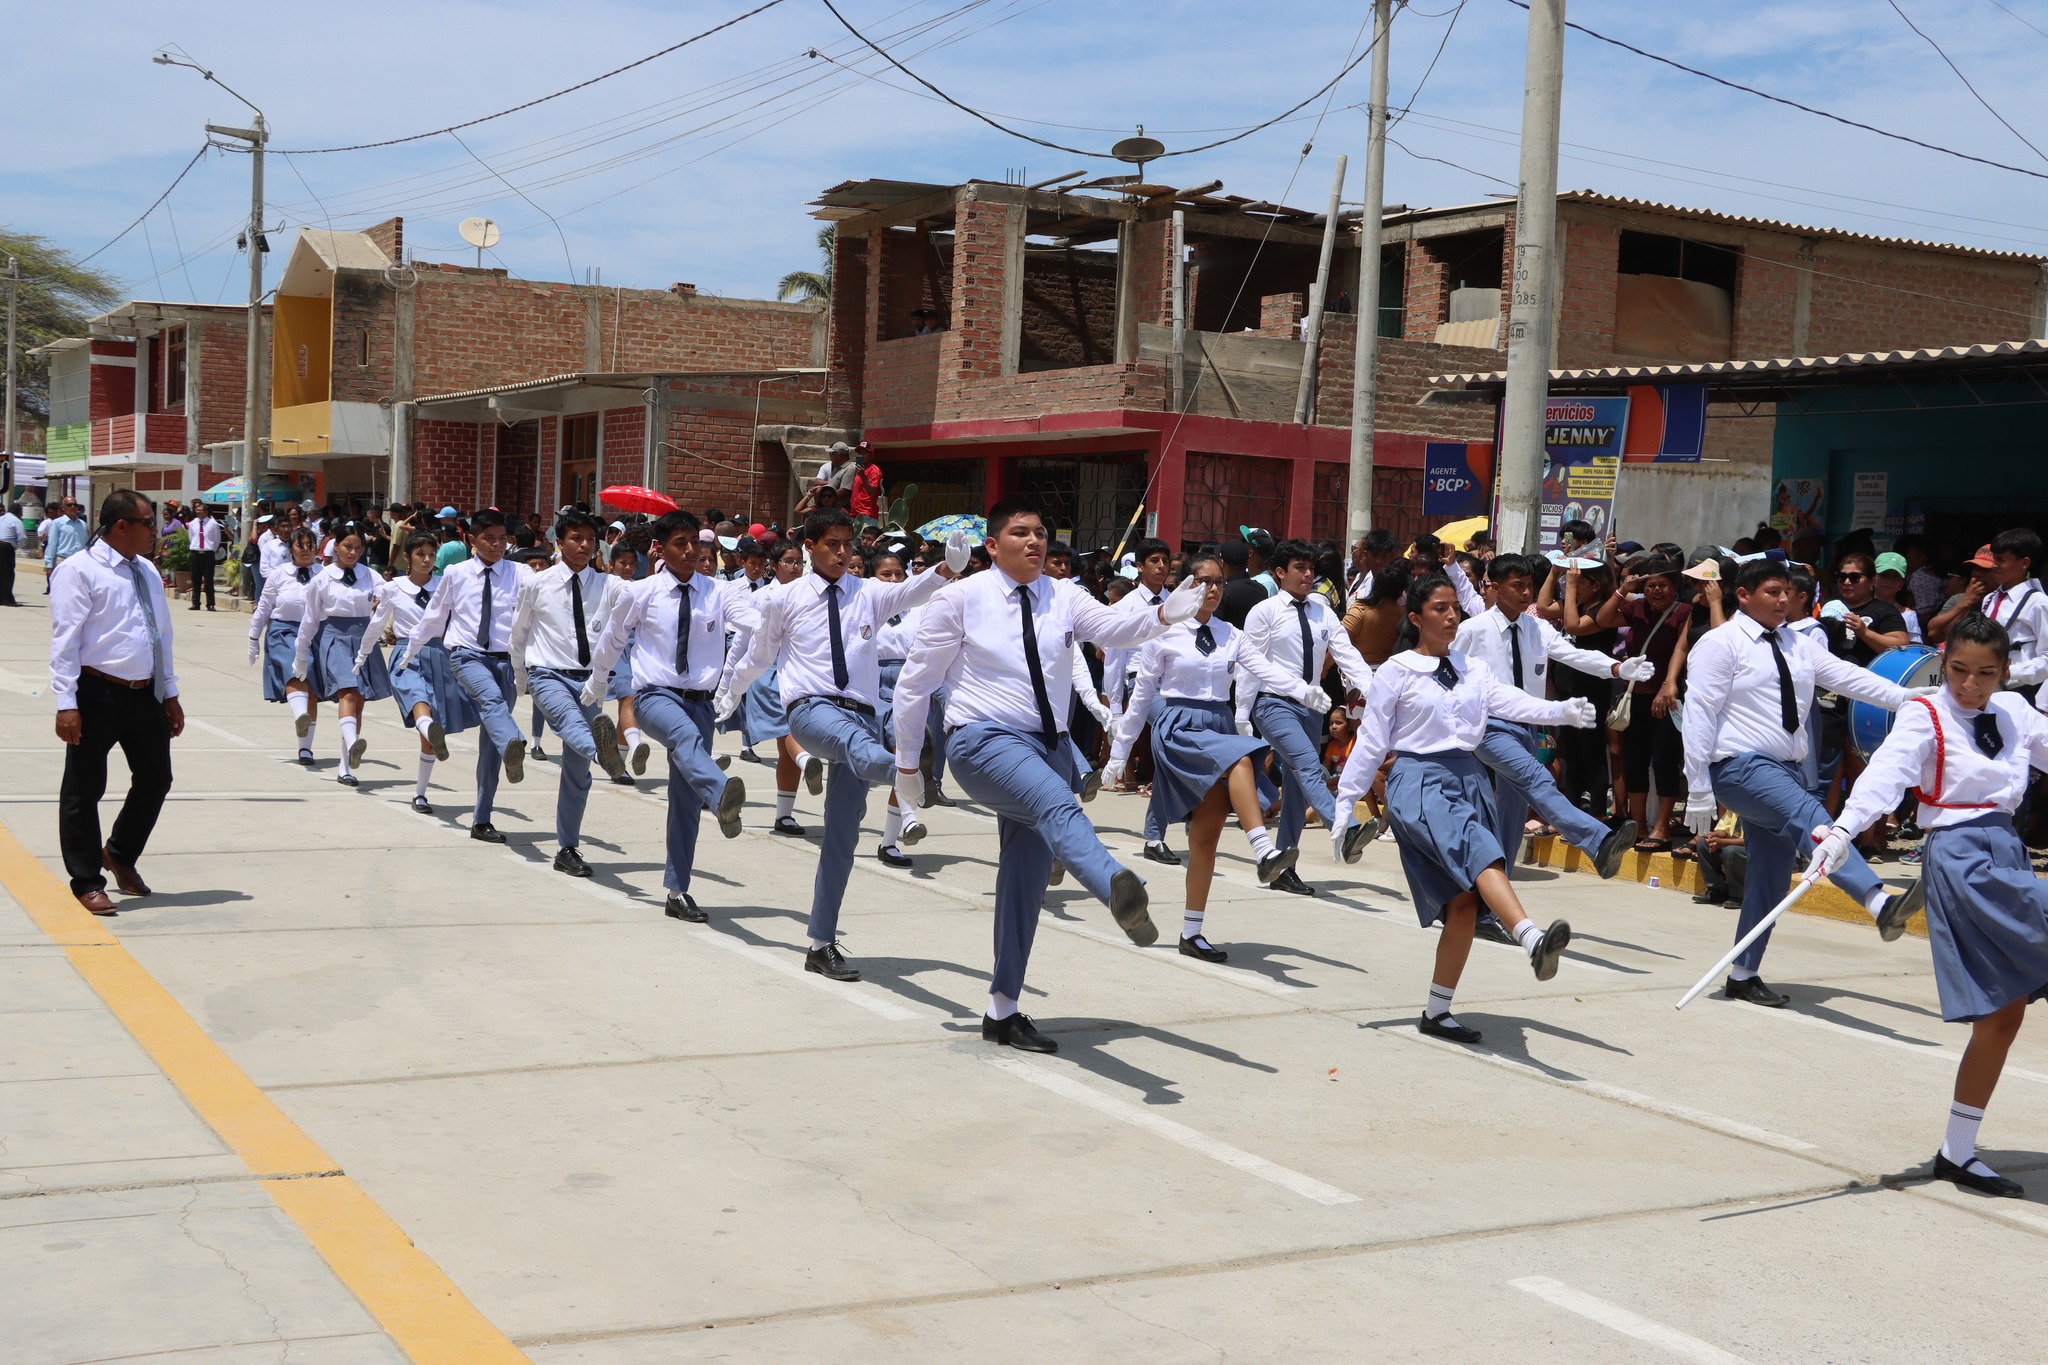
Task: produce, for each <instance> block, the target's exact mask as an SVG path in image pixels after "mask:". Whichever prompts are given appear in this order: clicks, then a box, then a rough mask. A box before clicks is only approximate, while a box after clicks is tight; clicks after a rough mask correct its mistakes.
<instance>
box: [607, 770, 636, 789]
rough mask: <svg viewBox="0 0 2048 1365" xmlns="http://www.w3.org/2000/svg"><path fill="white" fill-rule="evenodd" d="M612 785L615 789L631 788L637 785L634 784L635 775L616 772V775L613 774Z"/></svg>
mask: <svg viewBox="0 0 2048 1365" xmlns="http://www.w3.org/2000/svg"><path fill="white" fill-rule="evenodd" d="M612 785H613V786H614V787H631V786H633V785H635V784H634V781H633V774H631V773H628V772H616V773H613V774H612Z"/></svg>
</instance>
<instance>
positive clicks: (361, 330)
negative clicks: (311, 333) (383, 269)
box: [329, 270, 398, 403]
mask: <svg viewBox="0 0 2048 1365" xmlns="http://www.w3.org/2000/svg"><path fill="white" fill-rule="evenodd" d="M397 312H398V310H397V303H396V295H395V293H394V292H393V290H392V289H391V287H390V286H389V285H387V284H386V283H385V282H384V278H383V276H382V275H373V274H370V273H369V272H367V271H361V270H344V271H341V272H340V273H338V274H337V275H336V276H335V277H334V347H333V351H332V362H331V366H332V367H331V369H330V371H329V374H330V377H331V383H330V388H329V395H330V397H332V398H333V400H334V401H335V402H337V403H375V402H378V401H379V400H381V399H386V398H389V397H390V396H391V393H392V383H393V375H394V371H393V368H392V358H393V328H394V326H395V325H396V318H397Z"/></svg>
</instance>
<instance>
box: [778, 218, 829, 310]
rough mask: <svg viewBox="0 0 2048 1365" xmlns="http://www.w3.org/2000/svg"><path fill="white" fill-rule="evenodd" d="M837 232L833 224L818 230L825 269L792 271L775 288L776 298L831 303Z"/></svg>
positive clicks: (819, 247)
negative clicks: (833, 250)
mask: <svg viewBox="0 0 2048 1365" xmlns="http://www.w3.org/2000/svg"><path fill="white" fill-rule="evenodd" d="M837 231H838V229H837V228H835V227H834V226H833V225H832V224H831V223H827V224H825V226H823V227H821V228H819V229H818V254H819V255H820V256H822V257H824V269H822V270H792V271H790V272H789V273H788V274H787V275H784V276H783V277H782V281H781V283H779V284H777V285H776V286H775V297H776V298H778V299H787V298H797V299H801V300H802V301H803V302H805V303H813V302H817V303H829V302H831V300H832V243H833V240H834V237H835V235H836V233H837Z"/></svg>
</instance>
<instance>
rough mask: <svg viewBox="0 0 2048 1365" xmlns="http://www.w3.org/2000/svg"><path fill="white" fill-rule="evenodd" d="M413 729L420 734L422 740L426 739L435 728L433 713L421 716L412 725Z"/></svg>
mask: <svg viewBox="0 0 2048 1365" xmlns="http://www.w3.org/2000/svg"><path fill="white" fill-rule="evenodd" d="M412 728H413V729H415V730H417V731H419V732H420V738H421V739H425V738H426V737H427V734H428V732H430V731H431V730H432V729H433V728H434V716H433V713H432V712H428V713H427V714H426V715H424V716H421V717H420V718H419V719H418V720H416V721H414V722H413V723H412Z"/></svg>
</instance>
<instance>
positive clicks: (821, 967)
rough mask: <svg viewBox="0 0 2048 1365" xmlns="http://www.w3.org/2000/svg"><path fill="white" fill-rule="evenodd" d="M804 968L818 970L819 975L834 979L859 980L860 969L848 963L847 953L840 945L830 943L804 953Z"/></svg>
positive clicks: (812, 970)
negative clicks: (842, 951)
mask: <svg viewBox="0 0 2048 1365" xmlns="http://www.w3.org/2000/svg"><path fill="white" fill-rule="evenodd" d="M804 970H805V971H807V972H816V973H817V974H818V975H819V976H822V977H827V978H829V979H831V980H833V981H858V980H860V971H859V970H858V969H857V968H854V967H849V966H847V965H846V955H845V954H844V953H841V952H840V951H839V945H838V944H836V943H828V944H826V945H825V946H824V947H822V948H813V949H811V950H810V951H809V952H807V953H805V954H804Z"/></svg>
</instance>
